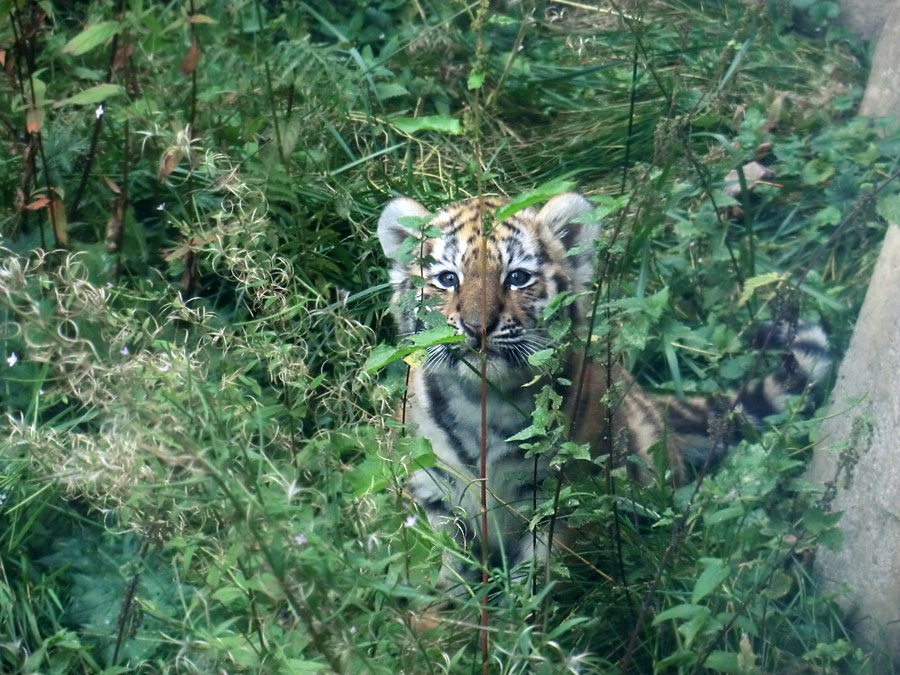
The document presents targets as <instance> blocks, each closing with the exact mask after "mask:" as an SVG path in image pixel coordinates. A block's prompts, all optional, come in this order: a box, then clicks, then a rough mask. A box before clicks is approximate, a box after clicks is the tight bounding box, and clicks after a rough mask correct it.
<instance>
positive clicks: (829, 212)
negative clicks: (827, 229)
mask: <svg viewBox="0 0 900 675" xmlns="http://www.w3.org/2000/svg"><path fill="white" fill-rule="evenodd" d="M813 222H814V223H815V224H816V225H837V224H838V223H839V222H841V210H840V209H839V208H838V207H836V206H833V205H829V206H826V207H825V208H824V209H822V210H821V211H819V212H818V213H817V214H816V215H815V216H813Z"/></svg>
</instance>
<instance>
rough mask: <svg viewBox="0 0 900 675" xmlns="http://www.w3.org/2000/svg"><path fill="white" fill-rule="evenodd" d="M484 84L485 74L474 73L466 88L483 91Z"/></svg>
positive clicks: (470, 76)
mask: <svg viewBox="0 0 900 675" xmlns="http://www.w3.org/2000/svg"><path fill="white" fill-rule="evenodd" d="M482 84H484V73H479V72H476V71H472V73H471V74H470V75H469V80H468V82H466V86H467V87H468V88H469V89H481V85H482Z"/></svg>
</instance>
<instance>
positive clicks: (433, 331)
mask: <svg viewBox="0 0 900 675" xmlns="http://www.w3.org/2000/svg"><path fill="white" fill-rule="evenodd" d="M464 339H465V336H463V335H460V334H459V333H457V332H456V330H454V329H453V328H451V327H450V326H447V325H443V326H438V327H437V328H429V329H428V330H426V331H422V332H421V333H416V334H415V335H413V336H411V338H410V339H409V342H411V343H412V344H408V343H407V344H404V345H399V346H391V345H378V346H376V347H375V348H374V349H373V350H372V353H371V354H370V355H369V358H368V359H366V362H365V364H364V365H363V369H364V370H365V371H366V372H367V373H372V372H375V371H376V370H379V369H381V368H384V367H385V366H386V365H388V364H389V363H393V362H394V361H396V360H397V359H405V358H406V357H407V356H409V355H410V354H412V353H413V352H418V351H423V350H424V349H425V348H426V347H432V346H434V345H442V344H451V343H454V342H462V341H463V340H464ZM414 360H415V359H414ZM410 365H412V364H410Z"/></svg>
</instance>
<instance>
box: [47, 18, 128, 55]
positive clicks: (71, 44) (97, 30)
mask: <svg viewBox="0 0 900 675" xmlns="http://www.w3.org/2000/svg"><path fill="white" fill-rule="evenodd" d="M121 27H122V24H120V23H119V22H118V21H101V22H100V23H95V24H94V25H93V26H88V27H87V28H85V29H84V30H83V31H81V32H80V33H79V34H78V35H76V36H75V37H73V38H72V39H71V40H69V41H68V42H67V43H66V46H65V47H63V48H62V51H63V54H71V55H72V56H80V55H81V54H84V53H86V52H89V51H90V50H92V49H93V48H94V47H96V46H98V45H101V44H103V43H104V42H106V41H107V40H109V39H110V38H111V37H112V36H113V35H115V34H116V33H118V32H119V30H121Z"/></svg>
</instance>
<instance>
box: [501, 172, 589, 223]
mask: <svg viewBox="0 0 900 675" xmlns="http://www.w3.org/2000/svg"><path fill="white" fill-rule="evenodd" d="M574 187H575V183H574V181H570V180H554V181H550V182H549V183H544V184H543V185H541V186H540V187H538V188H535V189H534V190H529V191H528V192H526V193H525V194H522V195H519V196H518V197H516V198H515V199H513V200H511V201H510V202H509V203H508V204H507V205H506V206H503V207H501V208H499V209H497V213H496V214H495V215H494V219H495V220H496V221H497V222H498V223H499V222H500V221H501V220H506V219H507V218H509V217H510V216H511V215H512V214H514V213H517V212H519V211H521V210H522V209H524V208H526V207H528V206H531V205H532V204H537V203H538V202H545V201H547V200H548V199H550V198H551V197H555V196H556V195H558V194H561V193H563V192H568V191H569V190H572V189H573V188H574Z"/></svg>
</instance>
